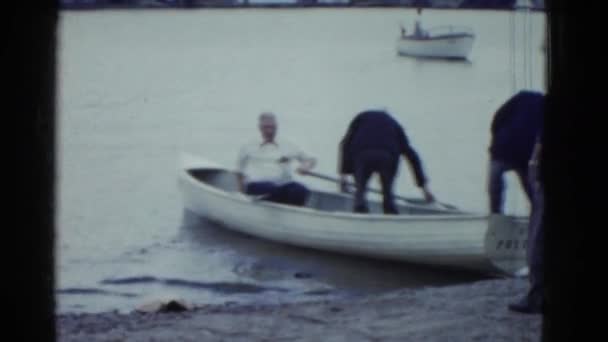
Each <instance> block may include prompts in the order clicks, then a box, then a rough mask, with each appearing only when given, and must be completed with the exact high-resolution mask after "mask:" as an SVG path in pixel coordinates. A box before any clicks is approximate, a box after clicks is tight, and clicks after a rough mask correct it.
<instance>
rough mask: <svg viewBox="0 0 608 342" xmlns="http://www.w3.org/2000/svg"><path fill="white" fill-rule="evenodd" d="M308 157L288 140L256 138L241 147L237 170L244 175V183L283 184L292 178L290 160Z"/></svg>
mask: <svg viewBox="0 0 608 342" xmlns="http://www.w3.org/2000/svg"><path fill="white" fill-rule="evenodd" d="M309 158H310V157H309V156H308V154H306V153H305V152H304V151H303V150H302V149H300V148H299V147H297V146H296V145H294V144H292V143H291V142H289V141H285V140H278V139H275V141H274V143H264V141H263V140H262V139H257V140H254V141H251V142H249V143H248V144H246V145H244V146H243V147H242V148H241V150H240V152H239V157H238V162H237V171H239V172H240V173H241V174H243V175H244V176H245V183H250V182H273V183H276V184H284V183H287V182H290V181H291V180H292V174H291V173H292V170H291V166H292V162H293V161H294V160H298V161H303V160H306V159H309ZM281 160H282V161H281Z"/></svg>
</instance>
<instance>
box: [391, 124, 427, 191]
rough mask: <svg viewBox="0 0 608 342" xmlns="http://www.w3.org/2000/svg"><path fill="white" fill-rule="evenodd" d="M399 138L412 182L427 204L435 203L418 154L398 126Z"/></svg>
mask: <svg viewBox="0 0 608 342" xmlns="http://www.w3.org/2000/svg"><path fill="white" fill-rule="evenodd" d="M399 136H400V138H399V139H400V141H401V146H400V149H401V155H402V156H403V157H404V158H405V159H406V160H407V161H408V165H409V166H410V170H411V171H412V173H413V174H414V180H415V182H416V185H417V186H418V187H419V188H420V190H422V193H423V194H424V198H425V199H426V200H427V201H428V202H433V201H435V196H433V194H432V193H431V191H430V190H429V188H428V186H427V181H428V180H427V178H426V175H425V174H424V171H423V169H422V162H421V161H420V157H419V156H418V153H417V152H416V151H415V150H414V149H413V148H412V146H411V145H410V143H409V139H408V138H407V135H405V131H404V130H403V128H402V127H401V126H399Z"/></svg>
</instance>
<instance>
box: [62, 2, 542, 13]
mask: <svg viewBox="0 0 608 342" xmlns="http://www.w3.org/2000/svg"><path fill="white" fill-rule="evenodd" d="M416 7H417V6H411V5H402V4H369V5H366V4H355V5H353V4H329V3H328V4H315V5H302V4H249V5H243V4H237V5H225V4H208V5H195V6H190V7H179V6H129V5H104V6H92V5H64V6H61V7H60V10H61V11H94V10H112V9H122V10H125V9H128V10H162V9H165V10H166V9H173V10H197V9H314V8H402V9H414V8H416ZM424 9H427V10H428V9H433V10H454V11H456V10H476V11H514V10H515V9H514V8H510V7H509V8H505V7H449V6H433V7H425V8H424ZM530 11H532V12H545V9H544V8H541V7H533V8H530Z"/></svg>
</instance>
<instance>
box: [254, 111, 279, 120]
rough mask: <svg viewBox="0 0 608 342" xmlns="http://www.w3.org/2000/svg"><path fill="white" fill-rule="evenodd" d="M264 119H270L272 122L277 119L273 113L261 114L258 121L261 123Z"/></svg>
mask: <svg viewBox="0 0 608 342" xmlns="http://www.w3.org/2000/svg"><path fill="white" fill-rule="evenodd" d="M264 119H272V120H273V121H277V117H276V115H274V113H273V112H262V114H260V116H259V118H258V120H259V121H262V120H264Z"/></svg>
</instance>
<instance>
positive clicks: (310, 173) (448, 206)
mask: <svg viewBox="0 0 608 342" xmlns="http://www.w3.org/2000/svg"><path fill="white" fill-rule="evenodd" d="M304 175H307V176H312V177H316V178H319V179H323V180H326V181H330V182H334V183H336V184H340V179H338V178H336V177H331V176H327V175H324V174H321V173H318V172H314V171H307V172H306V173H304ZM346 185H348V186H349V187H356V185H355V184H354V183H350V182H348V183H346ZM367 191H369V192H373V193H376V194H382V191H381V190H378V189H373V188H367ZM393 197H394V198H395V199H398V200H401V201H403V202H406V203H410V204H415V205H429V204H431V203H433V204H438V205H440V206H442V207H443V208H445V209H448V210H457V211H460V210H459V209H458V208H456V207H455V206H453V205H451V204H447V203H441V202H438V201H435V202H431V203H429V202H427V201H426V200H425V199H422V198H412V197H401V196H397V195H394V196H393Z"/></svg>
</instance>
